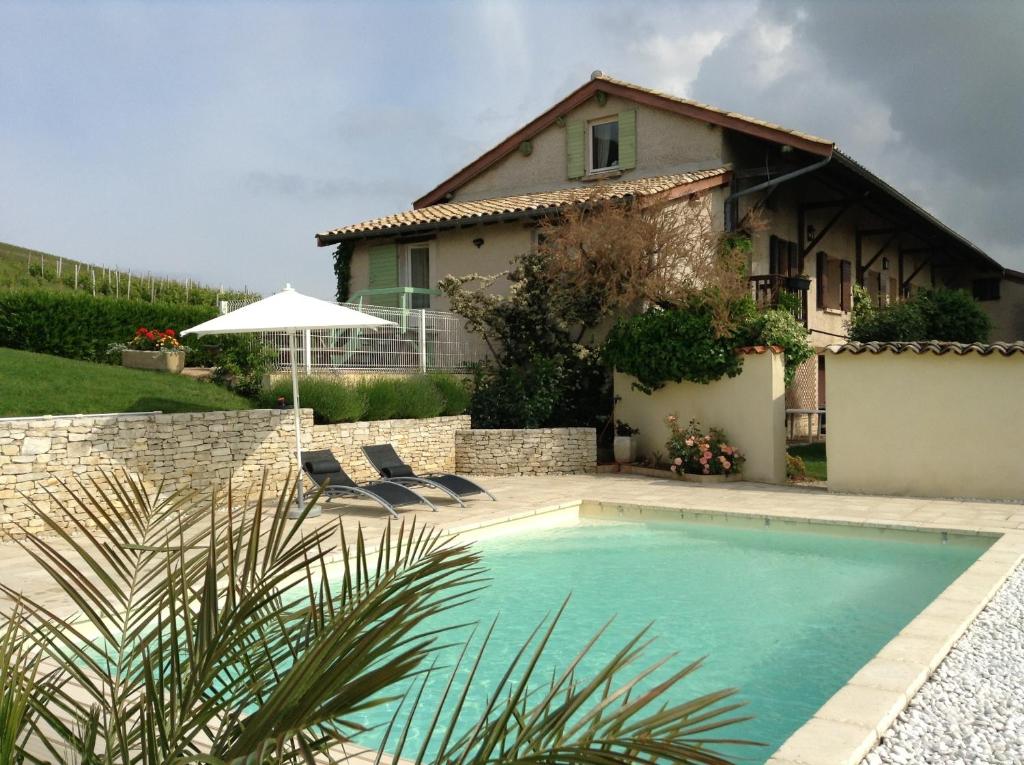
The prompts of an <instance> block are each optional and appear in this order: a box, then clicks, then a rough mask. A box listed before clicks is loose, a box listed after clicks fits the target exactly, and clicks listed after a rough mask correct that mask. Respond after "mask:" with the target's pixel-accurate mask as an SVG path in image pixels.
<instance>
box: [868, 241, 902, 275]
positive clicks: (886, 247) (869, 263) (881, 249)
mask: <svg viewBox="0 0 1024 765" xmlns="http://www.w3.org/2000/svg"><path fill="white" fill-rule="evenodd" d="M897 236H899V232H898V231H894V232H893V233H891V234H890V235H889V238H888V239H886V240H885V243H884V244H883V245H882V246H881V247H879V248H878V252H876V253H875V254H874V255H873V256H872V257H871V260H869V261H868V262H867V264H866V265H865V266H864V270H865V271H866V270H867V269H869V268H871V266H872V265H874V262H875V261H876V260H878V258H879V257H880V256H881V254H882V253H883V252H885V251H886V250H887V249H889V245H890V244H892V243H893V241H894V240H895V239H896V237H897Z"/></svg>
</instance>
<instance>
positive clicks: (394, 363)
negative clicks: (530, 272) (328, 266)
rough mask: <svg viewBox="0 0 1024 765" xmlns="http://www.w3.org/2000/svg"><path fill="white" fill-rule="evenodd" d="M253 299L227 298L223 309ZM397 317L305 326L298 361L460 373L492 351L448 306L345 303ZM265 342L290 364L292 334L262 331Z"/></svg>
mask: <svg viewBox="0 0 1024 765" xmlns="http://www.w3.org/2000/svg"><path fill="white" fill-rule="evenodd" d="M247 302H249V301H222V302H221V304H220V310H221V313H227V312H228V311H233V310H235V309H236V308H241V307H242V306H243V305H246V303H247ZM342 305H345V306H347V307H348V308H354V309H355V310H357V311H362V312H363V313H367V314H369V315H371V316H376V317H378V318H381V319H387V320H388V321H391V322H394V323H395V326H393V327H381V328H380V329H324V330H306V331H305V332H303V333H302V334H303V336H302V338H301V341H300V346H299V349H298V355H297V356H296V363H297V364H298V365H299V366H300V367H301V368H302V369H304V370H305V371H306V372H307V373H310V372H316V371H363V372H416V371H420V372H460V371H463V370H465V369H466V368H467V367H468V366H469V365H470V364H471V363H473V362H475V361H482V360H483V359H485V358H486V357H487V355H488V351H487V348H486V345H484V343H483V341H482V340H480V339H479V338H478V337H477V336H476V335H473V334H471V333H469V332H467V331H466V328H465V320H464V319H463V318H462V317H461V316H458V315H456V314H454V313H450V312H448V311H432V310H428V309H425V308H413V309H410V308H393V307H389V306H378V305H368V304H366V303H361V304H360V303H342ZM257 334H259V336H260V339H261V341H262V342H263V343H264V344H265V345H267V346H269V347H271V348H273V349H274V350H276V351H277V360H276V366H277V368H279V369H286V368H289V367H290V364H291V360H290V358H289V356H288V333H286V332H260V333H257Z"/></svg>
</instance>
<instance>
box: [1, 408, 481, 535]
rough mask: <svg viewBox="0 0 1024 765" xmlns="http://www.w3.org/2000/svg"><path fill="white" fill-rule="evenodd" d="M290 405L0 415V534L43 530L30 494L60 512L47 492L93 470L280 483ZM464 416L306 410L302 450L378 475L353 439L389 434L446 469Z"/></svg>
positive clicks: (419, 461) (432, 466)
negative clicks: (340, 418) (337, 420)
mask: <svg viewBox="0 0 1024 765" xmlns="http://www.w3.org/2000/svg"><path fill="white" fill-rule="evenodd" d="M293 422H294V420H293V415H292V412H291V411H278V410H270V409H255V410H248V411H230V412H196V413H190V414H157V415H143V416H131V415H96V416H86V417H53V418H49V417H41V418H33V419H20V420H6V421H0V537H2V536H3V535H4V534H5V533H8V534H13V533H18V530H17V526H16V524H20V525H22V526H24V527H26V528H28V529H29V530H30V531H36V530H40V529H41V528H42V525H43V524H42V521H41V520H40V519H39V518H38V517H37V516H36V515H35V514H34V513H33V512H32V510H31V509H30V507H29V504H28V501H27V500H26V499H25V497H23V496H22V494H24V495H26V496H27V497H28V498H29V499H30V500H32V501H34V502H36V503H38V504H39V505H40V506H41V507H43V508H44V509H46V510H47V511H49V512H52V513H53V514H54V515H55V517H57V518H58V520H59V521H66V519H65V518H63V517H62V516H61V512H60V509H59V506H58V504H57V503H55V502H53V501H52V500H51V498H50V495H49V494H48V493H47V492H48V491H49V492H52V493H53V494H54V495H55V496H56V497H58V498H60V499H61V500H62V501H65V502H66V501H67V500H68V499H69V497H68V494H67V491H66V490H65V489H64V488H63V487H62V485H61V481H72V480H74V479H76V478H78V479H86V480H88V479H92V478H99V477H101V476H102V475H103V474H104V473H110V472H111V471H118V470H121V469H127V470H129V471H131V472H132V473H134V474H136V475H138V476H141V477H142V478H143V479H144V480H145V481H146V482H147V483H152V484H155V483H157V482H158V481H159V480H160V479H161V478H163V479H164V480H165V483H164V486H165V488H168V489H173V488H180V487H184V486H193V487H196V488H200V489H204V488H209V487H210V486H213V485H218V484H223V483H224V482H225V481H226V480H227V479H228V478H229V477H230V476H232V475H233V476H234V477H235V480H236V481H238V482H242V483H243V484H244V483H245V482H257V481H259V480H260V479H261V477H262V474H263V471H264V470H266V471H267V475H268V486H269V488H270V490H271V491H273V492H277V491H279V490H280V489H281V488H282V487H283V481H284V479H285V477H286V476H287V475H288V471H289V469H290V467H291V465H292V461H291V460H292V456H291V455H292V453H293V450H294V448H295V446H294V445H295V429H294V425H293ZM469 424H470V420H469V417H468V416H459V417H437V418H433V419H426V420H383V421H380V422H356V423H346V424H339V425H315V426H314V425H313V416H312V412H311V411H310V410H308V409H307V410H303V413H302V428H303V434H304V439H303V440H304V443H305V446H306V448H307V449H311V448H316V449H328V448H329V449H333V450H334V452H335V454H337V456H338V459H339V460H340V461H341V462H342V464H343V465H345V467H346V469H348V471H349V473H350V474H351V475H352V477H353V478H354V479H356V480H368V479H371V478H373V477H375V474H374V471H373V469H372V468H371V467H370V466H369V465H368V464H367V462H366V460H365V458H364V457H363V455H362V453H361V452H360V449H359V447H360V446H362V445H364V444H373V443H387V442H390V443H393V444H395V447H396V448H397V449H398V451H399V453H401V454H402V456H403V457H405V459H406V460H408V461H409V462H410V463H411V464H412V465H413V466H414V467H415V468H416V469H417V470H422V471H424V472H426V471H431V470H452V469H454V467H455V458H454V455H455V433H456V431H458V430H462V429H465V428H468V427H469Z"/></svg>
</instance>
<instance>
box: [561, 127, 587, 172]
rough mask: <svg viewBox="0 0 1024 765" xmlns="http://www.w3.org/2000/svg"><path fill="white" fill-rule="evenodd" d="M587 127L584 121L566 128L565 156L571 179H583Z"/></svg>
mask: <svg viewBox="0 0 1024 765" xmlns="http://www.w3.org/2000/svg"><path fill="white" fill-rule="evenodd" d="M586 133H587V126H586V125H584V124H583V122H582V121H579V120H577V121H576V122H570V123H569V124H568V125H566V126H565V156H566V160H567V166H568V170H569V173H568V174H569V178H570V179H574V178H582V177H583V175H584V173H585V172H586V168H585V164H586V162H585V159H584V158H585V149H586V146H585V143H586V142H585V140H584V139H585V136H586Z"/></svg>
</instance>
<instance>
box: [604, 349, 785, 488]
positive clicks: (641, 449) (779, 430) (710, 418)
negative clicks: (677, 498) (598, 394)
mask: <svg viewBox="0 0 1024 765" xmlns="http://www.w3.org/2000/svg"><path fill="white" fill-rule="evenodd" d="M632 382H633V378H632V377H630V376H628V375H624V374H621V373H616V374H615V394H616V395H617V396H621V401H619V403H618V406H617V407H616V410H615V417H616V419H619V420H623V421H624V422H628V423H629V424H630V425H632V426H633V427H635V428H639V429H640V433H639V435H638V436H637V441H638V453H639V455H640V456H646V457H649V456H651V455H652V454H653V453H654V452H660V453H661V454H662V455H665V454H666V453H667V451H666V448H665V442H666V441H668V436H669V429H668V427H667V426H666V424H665V418H666V417H667V416H668V415H670V414H674V415H676V416H677V417H678V418H679V421H680V424H681V425H683V426H685V425H686V423H687V422H688V421H689V420H690V419H697V420H699V421H700V423H701V426H702V427H703V428H704V429H705V430H707V429H708V428H711V427H717V428H722V429H723V430H725V433H726V436H727V437H728V439H729V442H730V443H731V444H732V445H734V446H736V447H737V448H738V449H739V450H740V451H742V452H743V453H744V454H745V455H746V458H747V462H746V464H745V465H744V467H743V477H744V478H745V479H747V480H751V481H766V482H769V483H783V482H785V480H786V426H785V420H786V390H785V377H784V369H783V356H782V353H779V352H777V351H774V350H771V349H768V348H764V347H758V348H756V349H746V350H745V351H744V361H743V371H742V372H741V373H740V374H739V375H738V376H736V377H731V378H730V377H724V378H722V379H721V380H716V381H715V382H712V383H708V384H706V385H702V384H699V383H691V382H683V383H668V384H667V385H665V387H663V388H660V389H658V390H656V391H654V393H653V394H651V395H647V394H645V393H641V392H640V391H638V390H636V389H634V388H633V387H632Z"/></svg>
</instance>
